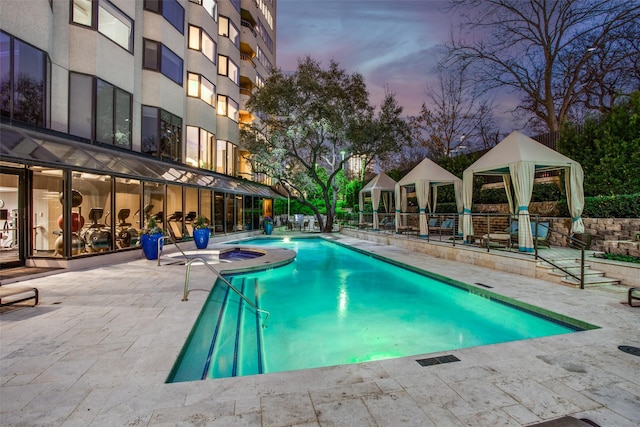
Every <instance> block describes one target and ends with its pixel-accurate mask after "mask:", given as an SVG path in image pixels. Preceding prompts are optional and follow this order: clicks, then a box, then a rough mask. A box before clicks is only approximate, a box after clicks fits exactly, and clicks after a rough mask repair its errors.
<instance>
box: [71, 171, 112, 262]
mask: <svg viewBox="0 0 640 427" xmlns="http://www.w3.org/2000/svg"><path fill="white" fill-rule="evenodd" d="M71 175H72V180H71V185H72V188H73V189H74V190H75V191H78V192H79V193H80V194H82V202H81V203H80V204H79V205H77V206H74V207H73V209H72V212H73V213H75V212H77V213H78V214H79V215H80V223H81V224H82V223H84V226H82V225H80V230H79V231H78V233H77V237H78V238H79V239H80V242H79V244H76V243H75V239H76V234H75V233H74V234H73V236H72V244H73V249H72V255H73V256H81V255H87V254H91V253H96V252H108V251H111V250H113V236H112V233H111V230H113V224H112V221H113V219H114V217H113V215H111V179H112V178H111V177H110V176H108V175H95V174H92V173H86V172H72V174H71ZM81 248H82V249H81Z"/></svg>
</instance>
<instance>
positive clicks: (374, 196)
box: [371, 188, 381, 230]
mask: <svg viewBox="0 0 640 427" xmlns="http://www.w3.org/2000/svg"><path fill="white" fill-rule="evenodd" d="M380 192H381V191H380V190H379V189H377V188H373V189H372V190H371V204H372V205H373V229H374V230H377V229H378V206H379V205H380Z"/></svg>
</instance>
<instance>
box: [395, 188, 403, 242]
mask: <svg viewBox="0 0 640 427" xmlns="http://www.w3.org/2000/svg"><path fill="white" fill-rule="evenodd" d="M403 191H404V190H403V188H402V187H400V184H396V190H395V194H396V232H397V231H398V227H399V226H400V209H401V208H402V196H403V193H402V192H403ZM405 204H406V202H405Z"/></svg>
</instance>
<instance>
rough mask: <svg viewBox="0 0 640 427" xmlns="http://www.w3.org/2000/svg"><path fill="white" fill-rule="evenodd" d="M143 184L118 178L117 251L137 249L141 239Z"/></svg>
mask: <svg viewBox="0 0 640 427" xmlns="http://www.w3.org/2000/svg"><path fill="white" fill-rule="evenodd" d="M141 195H142V184H141V183H140V181H138V180H135V179H128V178H116V217H115V220H116V235H115V239H116V249H118V250H121V249H127V248H132V247H135V246H136V245H137V244H138V240H139V238H140V229H141V228H142V218H141V217H142V215H140V202H141V200H140V198H141Z"/></svg>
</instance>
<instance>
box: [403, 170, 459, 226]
mask: <svg viewBox="0 0 640 427" xmlns="http://www.w3.org/2000/svg"><path fill="white" fill-rule="evenodd" d="M412 185H415V188H416V198H417V199H418V209H419V213H420V214H419V217H420V219H419V221H420V237H427V235H428V233H429V229H428V226H427V210H428V212H429V213H434V212H435V210H436V203H437V200H438V187H440V186H442V185H453V187H454V192H455V195H456V205H457V206H458V212H462V180H461V179H460V178H458V177H457V176H455V175H454V174H452V173H451V172H449V171H448V170H446V169H444V168H443V167H442V166H440V165H438V164H437V163H435V162H433V161H431V160H430V159H428V158H425V159H424V160H422V161H421V162H420V163H418V164H417V165H416V167H414V168H413V169H411V171H410V172H409V173H408V174H406V175H405V176H404V177H403V178H402V179H401V180H400V181H398V183H397V184H396V191H395V193H396V231H398V228H399V226H400V213H401V212H406V211H407V190H406V187H408V186H412Z"/></svg>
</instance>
